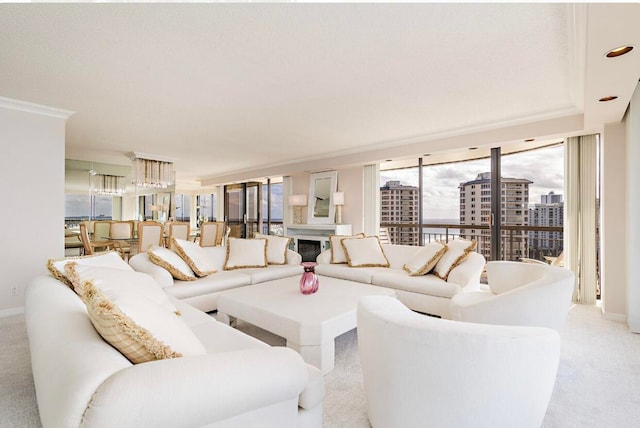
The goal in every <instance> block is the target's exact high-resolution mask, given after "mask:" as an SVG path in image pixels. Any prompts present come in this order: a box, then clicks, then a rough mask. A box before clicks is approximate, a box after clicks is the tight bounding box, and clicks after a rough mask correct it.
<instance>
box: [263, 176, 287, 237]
mask: <svg viewBox="0 0 640 428" xmlns="http://www.w3.org/2000/svg"><path fill="white" fill-rule="evenodd" d="M282 192H283V184H282V179H281V178H280V179H270V180H268V182H267V183H264V184H263V185H262V216H263V218H264V221H263V223H262V229H263V230H262V233H264V234H274V235H282V234H284V228H283V226H282V223H283V210H284V204H283V199H282Z"/></svg>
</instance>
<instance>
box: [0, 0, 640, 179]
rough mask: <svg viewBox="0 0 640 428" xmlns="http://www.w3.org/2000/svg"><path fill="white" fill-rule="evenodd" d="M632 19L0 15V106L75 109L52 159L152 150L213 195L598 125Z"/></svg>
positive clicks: (488, 13)
mask: <svg viewBox="0 0 640 428" xmlns="http://www.w3.org/2000/svg"><path fill="white" fill-rule="evenodd" d="M638 22H640V5H638V4H578V5H570V4H560V3H544V4H543V3H534V4H507V3H502V4H458V3H455V4H441V3H431V4H283V3H278V4H263V3H259V4H255V3H254V4H237V3H236V4H229V3H224V4H192V3H190V4H184V3H183V4H37V5H33V4H1V5H0V96H2V97H7V98H14V99H18V100H22V101H27V102H31V103H37V104H43V105H47V106H52V107H57V108H61V109H67V110H71V111H74V112H75V113H74V114H73V116H71V118H70V119H69V121H68V123H67V141H66V157H67V158H69V159H79V160H92V161H97V162H106V163H114V164H121V165H126V164H128V163H129V158H128V157H127V154H128V153H130V152H132V151H136V152H144V153H151V154H155V155H158V156H162V157H165V158H170V159H172V160H173V161H174V162H175V168H176V171H177V178H178V181H179V182H180V183H181V185H182V186H186V185H188V184H189V183H190V184H192V185H196V184H197V183H198V182H199V181H200V180H202V182H204V183H205V184H213V183H216V182H221V181H231V180H238V179H249V178H258V177H264V176H269V175H281V174H287V173H294V172H297V171H304V170H321V169H326V168H336V167H340V166H343V165H352V164H364V163H369V162H375V161H380V160H385V159H390V158H392V159H400V158H404V157H416V156H419V155H421V154H424V153H434V152H436V153H437V152H448V151H456V150H458V151H459V150H461V149H466V147H469V146H486V147H489V146H491V145H495V144H498V143H499V144H513V143H514V142H522V140H523V139H525V138H534V137H535V138H537V139H538V140H543V139H552V138H556V137H558V136H564V135H570V134H575V133H580V132H584V131H585V130H586V131H599V130H600V129H601V126H602V124H603V123H607V122H617V121H619V120H620V119H621V118H622V116H623V114H624V111H625V109H626V106H627V104H628V101H629V99H630V97H631V94H632V92H633V90H634V88H635V87H636V84H637V82H638V78H639V77H640V25H638ZM629 43H631V44H633V45H635V46H636V49H634V50H633V51H632V53H631V54H628V55H626V56H624V57H620V58H616V59H606V58H604V53H605V52H606V51H607V50H609V49H611V48H614V47H617V46H619V45H622V44H629ZM606 95H617V96H618V97H619V98H618V100H616V101H613V102H611V103H607V104H603V103H598V102H597V99H598V98H600V97H603V96H606Z"/></svg>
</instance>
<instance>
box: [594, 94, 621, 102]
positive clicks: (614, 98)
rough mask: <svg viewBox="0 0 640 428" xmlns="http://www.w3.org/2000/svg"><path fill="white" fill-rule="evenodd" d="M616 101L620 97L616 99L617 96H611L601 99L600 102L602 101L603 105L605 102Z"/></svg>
mask: <svg viewBox="0 0 640 428" xmlns="http://www.w3.org/2000/svg"><path fill="white" fill-rule="evenodd" d="M616 99H618V97H616V96H615V95H611V96H609V97H603V98H600V99H599V100H598V101H600V102H601V103H604V102H607V101H613V100H616Z"/></svg>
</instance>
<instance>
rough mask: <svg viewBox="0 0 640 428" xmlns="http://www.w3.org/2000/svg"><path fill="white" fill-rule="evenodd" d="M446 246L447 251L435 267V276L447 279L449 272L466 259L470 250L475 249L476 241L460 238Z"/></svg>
mask: <svg viewBox="0 0 640 428" xmlns="http://www.w3.org/2000/svg"><path fill="white" fill-rule="evenodd" d="M446 247H447V251H446V252H445V253H444V254H443V255H442V257H440V260H438V263H437V264H436V267H435V268H433V273H434V274H435V276H437V277H438V278H440V279H444V280H445V281H446V280H447V277H448V276H449V272H451V271H452V270H453V269H454V268H455V267H456V266H458V265H459V264H460V263H462V262H463V261H465V259H466V258H467V256H468V255H469V252H471V251H473V250H475V248H476V241H467V240H466V239H462V238H458V239H453V240H451V241H449V242H448V243H447V244H446Z"/></svg>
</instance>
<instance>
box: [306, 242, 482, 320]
mask: <svg viewBox="0 0 640 428" xmlns="http://www.w3.org/2000/svg"><path fill="white" fill-rule="evenodd" d="M381 246H382V250H383V251H384V255H385V257H386V258H387V260H388V261H389V265H390V266H389V267H350V266H349V265H348V264H345V263H341V264H333V263H331V250H330V249H329V250H325V251H323V252H322V253H320V255H319V256H318V257H317V259H316V261H317V262H318V266H316V268H315V272H316V273H317V274H319V275H324V276H331V277H334V278H340V279H347V280H351V281H356V282H362V283H365V284H373V285H378V286H381V287H387V288H392V289H394V290H395V292H396V296H397V297H398V299H399V300H400V301H401V302H402V303H404V304H405V305H406V306H407V307H409V308H410V309H412V310H414V311H418V312H422V313H426V314H431V315H437V316H440V317H442V318H446V319H450V318H451V309H450V305H451V298H452V297H453V296H455V295H456V294H458V293H461V292H463V291H473V290H479V289H480V275H481V274H482V270H483V269H484V265H485V258H484V257H483V256H482V255H481V254H479V253H477V252H475V251H471V252H470V253H469V254H468V257H467V259H466V260H465V261H464V262H462V263H461V264H460V265H458V266H457V267H455V268H454V269H453V270H451V272H450V273H449V276H448V277H447V280H446V281H445V280H443V279H440V278H438V277H437V276H435V275H433V274H431V273H430V274H427V275H422V276H410V275H409V274H408V273H407V272H406V271H405V270H404V269H403V268H402V267H403V266H404V264H405V263H407V262H408V261H409V260H410V259H411V258H412V256H413V255H414V254H415V253H416V251H417V250H418V247H415V246H412V245H396V244H381Z"/></svg>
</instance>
